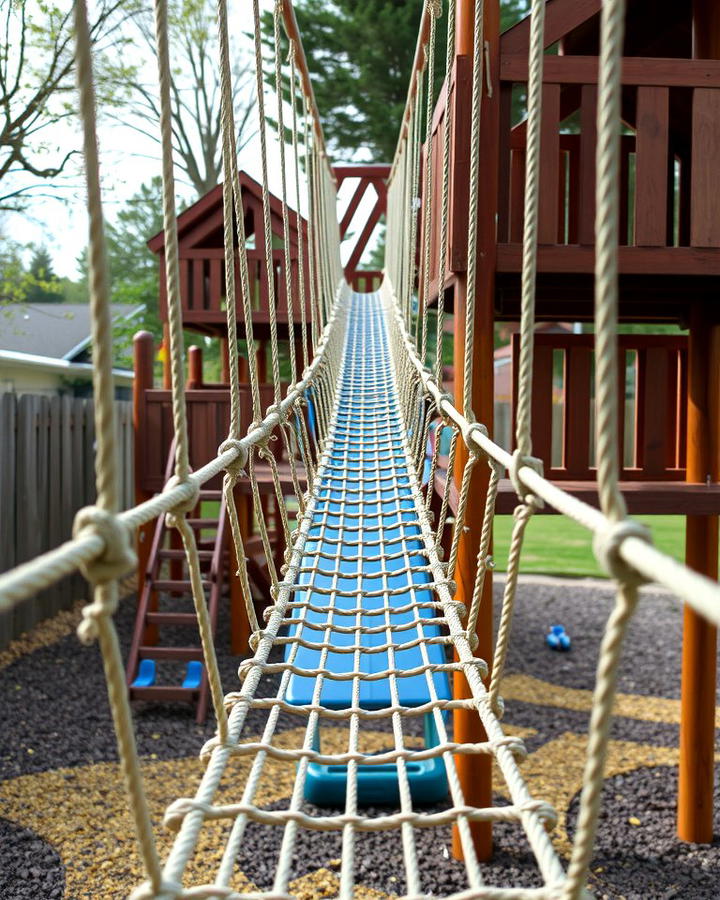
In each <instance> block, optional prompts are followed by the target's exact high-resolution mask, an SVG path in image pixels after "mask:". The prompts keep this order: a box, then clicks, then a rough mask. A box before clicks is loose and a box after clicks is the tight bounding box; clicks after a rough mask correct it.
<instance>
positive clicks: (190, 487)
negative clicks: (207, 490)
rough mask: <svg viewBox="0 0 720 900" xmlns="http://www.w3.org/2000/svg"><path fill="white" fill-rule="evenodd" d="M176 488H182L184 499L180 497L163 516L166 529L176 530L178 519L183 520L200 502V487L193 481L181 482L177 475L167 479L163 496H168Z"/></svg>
mask: <svg viewBox="0 0 720 900" xmlns="http://www.w3.org/2000/svg"><path fill="white" fill-rule="evenodd" d="M176 488H183V489H184V490H183V493H184V494H185V499H183V498H182V497H181V498H180V500H178V502H177V503H176V504H175V506H173V508H172V509H171V510H169V511H168V512H167V513H166V514H165V522H166V524H167V526H168V528H177V527H178V524H177V523H178V519H181V518H183V516H185V515H187V513H190V512H192V511H193V510H194V509H195V507H196V506H197V505H198V502H199V500H200V485H199V484H196V483H195V482H194V481H181V480H180V479H179V478H178V476H177V475H173V476H172V478H169V479H168V481H167V484H166V485H165V487H164V488H163V494H169V493H170V491H174V490H175V489H176Z"/></svg>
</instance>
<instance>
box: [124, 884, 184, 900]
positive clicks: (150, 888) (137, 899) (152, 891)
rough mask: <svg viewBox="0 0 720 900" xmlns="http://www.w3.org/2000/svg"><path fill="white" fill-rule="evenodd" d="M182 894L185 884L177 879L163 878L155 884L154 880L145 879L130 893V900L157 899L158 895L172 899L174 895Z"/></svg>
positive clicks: (166, 899)
mask: <svg viewBox="0 0 720 900" xmlns="http://www.w3.org/2000/svg"><path fill="white" fill-rule="evenodd" d="M182 894H183V886H182V885H181V884H178V882H177V881H165V880H162V881H161V882H160V884H158V885H154V884H153V883H152V881H145V882H143V883H142V884H141V885H140V887H137V888H135V890H134V891H133V892H132V894H130V900H155V898H156V897H162V898H163V900H172V898H174V897H181V896H182Z"/></svg>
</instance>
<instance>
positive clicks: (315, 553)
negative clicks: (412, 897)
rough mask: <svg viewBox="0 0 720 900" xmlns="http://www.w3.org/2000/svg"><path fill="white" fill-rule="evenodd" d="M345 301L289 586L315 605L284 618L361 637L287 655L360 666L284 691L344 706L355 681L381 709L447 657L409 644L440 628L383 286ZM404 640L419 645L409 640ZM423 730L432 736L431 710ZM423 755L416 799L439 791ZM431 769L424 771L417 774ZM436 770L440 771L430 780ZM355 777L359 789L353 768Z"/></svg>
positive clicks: (329, 636)
mask: <svg viewBox="0 0 720 900" xmlns="http://www.w3.org/2000/svg"><path fill="white" fill-rule="evenodd" d="M350 302H351V308H350V321H349V327H348V331H347V339H346V346H345V351H344V360H343V365H342V369H341V384H340V390H339V398H338V403H337V408H336V415H335V420H334V423H333V424H331V428H330V435H329V440H328V445H327V453H326V467H325V470H324V472H323V473H322V477H321V479H320V481H319V482H318V485H317V497H318V501H317V505H316V509H315V513H314V516H313V519H312V523H311V527H310V531H309V534H308V539H307V542H306V545H305V554H304V557H303V559H302V562H301V566H300V570H299V573H298V576H297V579H296V584H299V585H304V584H307V585H309V586H310V587H309V588H308V590H307V591H303V590H296V591H295V594H294V597H293V600H294V601H296V602H300V603H303V604H305V603H308V602H309V603H310V604H311V605H312V606H316V607H322V608H323V611H313V610H311V609H307V608H300V609H297V608H296V609H294V610H293V613H292V615H293V618H297V619H298V620H299V619H301V618H302V619H303V624H302V625H300V624H298V625H297V626H291V628H290V632H291V634H293V635H297V634H298V633H299V634H300V635H301V637H302V638H303V639H304V640H306V641H308V642H313V643H322V642H326V643H330V644H331V645H332V646H333V647H352V646H354V645H360V646H361V648H362V649H361V650H359V651H355V652H352V651H351V652H334V651H332V650H330V651H329V652H328V651H323V650H320V649H312V648H306V647H301V648H300V649H299V651H298V653H297V656H296V657H295V665H296V666H298V667H300V668H303V669H308V670H317V669H327V670H330V671H331V672H333V673H349V672H353V671H358V670H359V671H360V672H362V676H361V677H360V679H347V680H336V679H334V678H332V677H331V676H326V677H325V678H324V679H323V684H322V690H321V693H320V697H319V698H317V697H316V696H315V689H316V677H315V676H314V675H313V676H309V677H303V676H300V675H293V676H292V677H291V681H290V684H289V689H288V695H287V697H288V701H289V702H290V703H292V704H295V705H299V704H309V703H312V702H313V701H315V702H316V701H317V699H319V702H320V703H321V704H322V705H323V706H325V707H329V708H332V709H344V708H347V707H349V706H352V705H353V687H354V682H355V689H356V690H357V689H358V687H359V695H358V700H359V706H360V707H363V708H365V709H380V708H383V707H387V706H392V705H394V703H397V702H399V703H400V704H401V705H402V706H419V705H420V704H423V703H426V702H428V701H429V700H430V699H431V696H430V690H429V685H428V683H427V676H426V674H425V670H426V669H427V663H430V664H436V663H444V662H445V649H444V647H443V646H442V645H440V644H434V643H428V644H425V649H426V652H427V657H426V659H423V655H422V653H421V650H420V647H419V646H418V645H417V641H418V638H421V639H422V638H425V639H427V638H432V637H436V636H437V635H438V634H439V628H438V626H436V625H433V624H432V618H433V615H434V610H433V608H432V606H430V604H431V603H432V602H433V600H434V595H433V592H432V590H431V589H428V588H423V585H427V584H428V583H429V582H431V580H432V578H431V575H430V572H429V570H428V559H427V555H426V551H425V548H424V543H423V540H422V538H421V536H420V535H421V531H420V527H419V521H418V514H417V510H416V508H415V503H414V500H413V496H412V491H411V486H410V485H411V482H410V473H409V469H408V461H407V459H406V451H405V447H404V441H403V427H402V422H401V415H400V409H399V399H398V396H397V388H396V381H395V377H394V373H393V369H392V365H391V361H390V348H389V344H388V335H387V330H386V325H385V322H384V319H383V315H382V310H381V301H380V297H379V295H378V294H354V295H353V296H352V299H351V301H350ZM406 437H408V438H410V437H411V436H410V435H407V436H406ZM359 610H361V612H360V611H359ZM313 626H314V627H313ZM388 644H389V645H391V646H390V648H389V649H384V650H381V651H377V650H376V651H373V648H374V647H383V646H386V645H388ZM409 644H416V646H410V647H408V645H409ZM403 647H405V648H406V649H403ZM289 652H290V646H288V648H287V653H289ZM323 654H325V657H324V658H323ZM286 655H287V654H286ZM418 668H419V669H420V670H421V671H420V672H418V673H417V674H410V675H407V674H405V673H407V672H408V671H409V670H412V669H418ZM393 670H394V671H395V672H397V677H395V678H394V677H393V676H386V677H380V678H377V679H372V678H370V679H369V678H368V676H371V675H372V674H373V673H382V672H387V671H393ZM432 678H433V679H434V685H435V689H436V691H437V694H438V697H440V698H442V699H449V698H450V686H449V681H448V677H447V674H446V673H435V674H434V675H432ZM394 686H395V688H396V691H397V696H396V697H395V698H393V687H394ZM426 740H430V741H434V728H433V727H432V722H431V720H430V718H429V717H427V718H426ZM431 762H432V764H433V765H430V766H428V765H426V766H425V767H424V768H425V769H426V770H427V769H429V768H431V769H433V778H435V785H434V788H433V790H432V791H431V792H430V793H431V794H432V796H427V797H426V796H424V790H423V789H422V788H420V786H419V785H414V786H413V795H414V799H418V800H422V799H434V798H435V795H437V793H438V790H439V792H440V794H441V795H442V794H443V793H445V791H446V785H445V783H444V777H445V775H444V766H443V765H442V761H441V760H433V761H431ZM437 764H439V767H438V765H437ZM311 768H312V769H313V772H312V773H311V776H314V777H315V779H319V783H320V792H319V793H318V792H317V791H315V792H313V790H310V791H309V793H307V796H308V798H309V799H315V801H316V802H319V801H323V800H324V801H326V802H333V801H334V800H335V801H337V802H340V798H339V797H335V794H337V790H336V791H335V793H333V790H330V789H328V790H327V791H323V790H322V784H323V776H327V778H329V773H327V772H324V771H322V770H325V769H326V767H323V766H313V767H311ZM331 768H332V769H333V770H337V769H339V768H341V767H336V766H333V767H331ZM394 768H395V767H394V766H390V767H384V766H364V767H361V774H362V775H366V776H367V779H369V780H370V781H372V780H373V779H374V778H375V777H376V776H379V775H380V772H379V771H378V770H381V769H388V770H391V772H390V774H391V775H392V770H394ZM421 768H422V767H421ZM363 770H364V771H363ZM373 773H374V774H373ZM387 774H388V772H386V773H385V775H387ZM410 774H411V785H412V772H411V773H410ZM420 774H423V773H420ZM429 774H430V773H429V772H428V771H425V772H424V775H425V776H426V777H427V776H428V775H429ZM438 778H440V780H441V782H442V783H441V784H440V786H439V787H438V784H437V779H438ZM326 780H327V779H326ZM381 780H383V779H381ZM310 782H311V783H312V782H313V777H311V778H310ZM316 787H317V785H316ZM376 787H377V785H376ZM359 788H360V795H361V799H362V795H363V781H362V779H361V780H360V782H359ZM383 789H387V785H385V786H384V788H383ZM338 790H339V788H338ZM342 793H343V794H344V790H343V791H342ZM374 793H375V791H373V790H370V791H369V792H368V791H367V790H366V791H365V794H366V798H372V796H373V795H374ZM331 795H332V796H331ZM416 795H417V796H416Z"/></svg>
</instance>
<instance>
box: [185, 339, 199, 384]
mask: <svg viewBox="0 0 720 900" xmlns="http://www.w3.org/2000/svg"><path fill="white" fill-rule="evenodd" d="M202 386H203V352H202V347H196V346H195V345H194V344H193V345H192V347H189V348H188V377H187V382H186V383H185V387H186V388H187V389H188V390H189V391H196V390H199V389H200V388H201V387H202Z"/></svg>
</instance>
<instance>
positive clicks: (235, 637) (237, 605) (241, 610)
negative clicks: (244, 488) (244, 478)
mask: <svg viewBox="0 0 720 900" xmlns="http://www.w3.org/2000/svg"><path fill="white" fill-rule="evenodd" d="M246 506H247V496H246V495H243V494H242V493H241V491H240V488H239V487H238V486H236V487H235V507H236V509H237V511H238V519H239V522H240V533H241V534H242V537H243V541H245V540H247V531H246V519H247V512H246ZM227 530H228V568H229V573H228V583H229V585H230V651H231V653H232V654H233V655H234V656H246V655H247V653H248V646H249V645H248V642H249V640H250V622H249V621H248V616H247V611H246V609H245V597H244V596H243V590H242V584H241V582H240V578H239V577H238V575H237V570H238V560H237V554H236V552H235V541H234V540H233V538H232V532H231V531H230V523H229V521H228V523H227Z"/></svg>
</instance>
